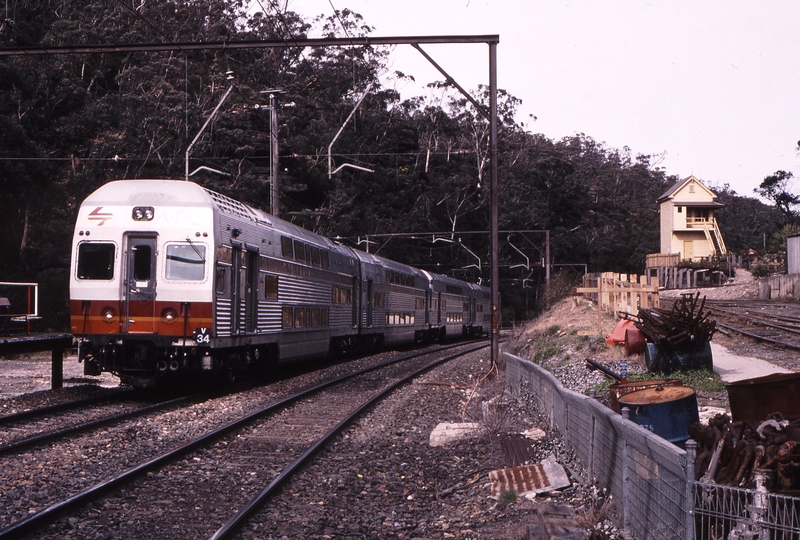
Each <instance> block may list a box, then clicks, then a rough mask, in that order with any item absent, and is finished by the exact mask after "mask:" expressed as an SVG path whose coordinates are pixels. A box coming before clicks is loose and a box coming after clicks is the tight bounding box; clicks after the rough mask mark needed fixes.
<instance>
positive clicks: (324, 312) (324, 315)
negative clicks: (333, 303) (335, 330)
mask: <svg viewBox="0 0 800 540" xmlns="http://www.w3.org/2000/svg"><path fill="white" fill-rule="evenodd" d="M329 313H330V312H329V311H328V308H322V309H321V310H320V312H319V325H320V326H321V327H322V328H327V327H328V316H329Z"/></svg>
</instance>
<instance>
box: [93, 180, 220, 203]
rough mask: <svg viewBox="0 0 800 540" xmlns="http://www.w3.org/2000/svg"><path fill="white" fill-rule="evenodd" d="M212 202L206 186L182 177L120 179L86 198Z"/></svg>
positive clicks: (110, 200) (107, 200)
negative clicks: (171, 178) (183, 179)
mask: <svg viewBox="0 0 800 540" xmlns="http://www.w3.org/2000/svg"><path fill="white" fill-rule="evenodd" d="M211 202H212V200H211V197H210V196H209V194H208V193H207V192H206V190H205V189H203V188H202V187H200V186H198V185H197V184H195V183H193V182H182V181H180V180H116V181H113V182H109V183H107V184H104V185H103V186H101V187H99V188H98V189H97V190H96V191H95V192H94V193H92V194H91V195H89V196H88V197H87V198H86V200H85V201H84V203H89V204H98V205H106V206H112V205H127V204H131V205H145V204H146V205H149V206H153V205H169V206H210V205H211Z"/></svg>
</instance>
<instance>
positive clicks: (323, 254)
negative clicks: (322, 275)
mask: <svg viewBox="0 0 800 540" xmlns="http://www.w3.org/2000/svg"><path fill="white" fill-rule="evenodd" d="M320 256H321V257H320V259H321V262H322V267H323V268H329V267H330V265H331V262H330V258H329V257H328V252H327V251H325V250H324V249H322V250H320Z"/></svg>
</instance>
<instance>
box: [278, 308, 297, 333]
mask: <svg viewBox="0 0 800 540" xmlns="http://www.w3.org/2000/svg"><path fill="white" fill-rule="evenodd" d="M282 315H283V316H282V317H281V327H282V328H291V327H292V323H293V322H294V310H293V309H292V308H290V307H284V308H283V310H282Z"/></svg>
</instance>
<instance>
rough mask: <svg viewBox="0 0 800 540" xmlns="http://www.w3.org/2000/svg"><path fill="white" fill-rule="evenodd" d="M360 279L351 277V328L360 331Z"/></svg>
mask: <svg viewBox="0 0 800 540" xmlns="http://www.w3.org/2000/svg"><path fill="white" fill-rule="evenodd" d="M360 285H361V279H360V278H359V277H358V276H353V293H352V295H351V297H352V301H353V328H358V331H359V332H360V331H361V317H360V316H359V315H361V287H360Z"/></svg>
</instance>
